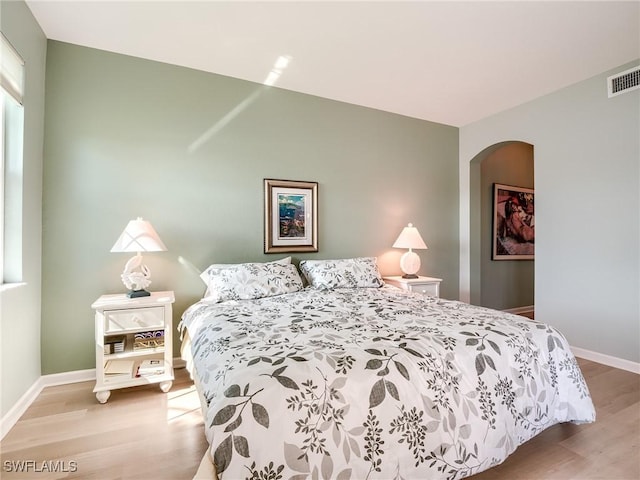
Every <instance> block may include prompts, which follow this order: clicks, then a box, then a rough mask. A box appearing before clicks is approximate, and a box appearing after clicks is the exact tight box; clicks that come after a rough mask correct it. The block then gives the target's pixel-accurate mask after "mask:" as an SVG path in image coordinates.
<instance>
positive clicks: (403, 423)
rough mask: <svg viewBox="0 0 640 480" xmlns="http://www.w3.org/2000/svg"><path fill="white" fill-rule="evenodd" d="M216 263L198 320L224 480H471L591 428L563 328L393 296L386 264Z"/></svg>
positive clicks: (211, 430)
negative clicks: (530, 447)
mask: <svg viewBox="0 0 640 480" xmlns="http://www.w3.org/2000/svg"><path fill="white" fill-rule="evenodd" d="M300 269H301V271H302V272H303V274H304V275H305V277H306V280H307V282H308V286H306V287H303V282H302V279H301V277H300V275H299V274H298V271H297V269H296V267H295V266H294V265H291V264H289V263H288V259H285V260H284V261H282V262H274V263H265V264H260V263H254V264H239V265H212V266H211V267H209V268H208V269H207V270H206V271H205V272H204V273H203V274H202V276H203V279H205V281H206V282H207V285H208V288H207V292H206V294H205V297H204V298H203V299H202V300H201V301H199V302H198V303H196V304H194V305H192V306H191V307H190V308H189V309H188V310H187V311H186V312H185V313H184V315H183V320H182V322H181V329H182V331H183V335H184V337H185V339H186V340H188V348H185V349H184V353H185V356H186V357H187V358H188V364H189V365H190V368H191V370H192V375H193V376H194V379H195V380H196V384H197V385H198V389H199V392H200V394H201V399H202V401H203V414H204V417H205V418H204V426H205V433H206V436H207V439H208V441H209V449H208V452H207V462H209V466H211V465H213V469H211V468H210V470H211V472H215V473H212V474H213V475H217V476H218V478H219V479H220V480H226V479H245V478H248V479H274V480H275V479H284V480H289V479H291V480H302V479H339V480H349V479H352V480H367V479H371V480H374V479H385V480H386V479H439V478H447V479H456V478H464V477H467V476H470V475H473V474H476V473H478V472H480V471H483V470H486V469H488V468H491V467H492V466H494V465H497V464H499V463H501V462H502V461H503V460H504V459H505V458H506V457H507V456H508V455H509V454H511V453H512V452H513V451H514V450H515V449H516V447H518V445H520V444H522V443H523V442H525V441H527V440H528V439H530V438H531V437H533V436H535V435H536V434H538V433H540V432H541V431H542V430H544V429H546V428H547V427H549V426H551V425H554V424H556V423H560V422H575V423H583V422H592V421H594V420H595V411H594V408H593V404H592V401H591V397H590V395H589V391H588V389H587V385H586V383H585V381H584V378H583V376H582V373H581V372H580V369H579V367H578V364H577V362H576V360H575V358H574V356H573V354H572V353H571V351H570V349H569V345H568V343H567V341H566V340H565V338H564V337H563V335H562V334H561V333H560V332H558V331H557V330H555V329H554V328H553V327H550V326H548V325H545V324H542V323H540V322H536V321H531V320H528V319H525V318H523V317H519V316H515V315H512V314H508V313H504V312H498V311H495V310H490V309H486V308H481V307H475V306H471V305H468V304H465V303H462V302H458V301H449V300H443V299H438V298H434V297H427V296H424V295H421V294H416V293H411V292H406V291H402V290H400V289H397V288H394V287H391V286H386V285H384V283H383V281H382V278H381V277H380V274H379V273H378V269H377V266H376V262H375V258H356V259H345V260H315V261H303V262H301V263H300Z"/></svg>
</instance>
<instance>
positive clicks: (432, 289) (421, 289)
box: [408, 283, 439, 297]
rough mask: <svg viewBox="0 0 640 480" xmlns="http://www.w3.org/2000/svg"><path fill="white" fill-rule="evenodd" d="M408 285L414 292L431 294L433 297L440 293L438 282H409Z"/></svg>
mask: <svg viewBox="0 0 640 480" xmlns="http://www.w3.org/2000/svg"><path fill="white" fill-rule="evenodd" d="M408 287H409V288H408V289H409V290H410V291H412V292H417V293H422V294H423V295H430V296H432V297H437V296H438V293H439V292H438V290H439V288H438V284H437V283H414V284H409V285H408Z"/></svg>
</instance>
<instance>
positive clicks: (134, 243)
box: [111, 217, 167, 252]
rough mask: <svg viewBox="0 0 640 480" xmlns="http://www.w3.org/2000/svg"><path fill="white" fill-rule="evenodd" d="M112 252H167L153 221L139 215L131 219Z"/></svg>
mask: <svg viewBox="0 0 640 480" xmlns="http://www.w3.org/2000/svg"><path fill="white" fill-rule="evenodd" d="M111 251H112V252H166V251H167V247H166V246H165V245H164V243H162V240H160V237H159V236H158V233H157V232H156V231H155V230H154V228H153V226H152V225H151V223H149V222H147V221H146V220H143V219H142V218H140V217H138V218H137V219H136V220H131V221H130V222H129V223H128V224H127V227H126V228H125V229H124V232H122V234H121V235H120V237H119V238H118V240H116V243H115V245H114V246H113V248H111Z"/></svg>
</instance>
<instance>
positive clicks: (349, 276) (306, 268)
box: [300, 257, 384, 290]
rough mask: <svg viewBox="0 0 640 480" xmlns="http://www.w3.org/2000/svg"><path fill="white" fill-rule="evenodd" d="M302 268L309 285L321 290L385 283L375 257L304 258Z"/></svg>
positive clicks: (365, 286)
mask: <svg viewBox="0 0 640 480" xmlns="http://www.w3.org/2000/svg"><path fill="white" fill-rule="evenodd" d="M300 270H301V271H302V273H303V274H304V276H305V277H306V279H307V281H308V282H309V285H311V286H312V287H313V288H317V289H319V290H328V289H332V288H378V287H381V286H383V285H384V281H383V280H382V277H381V276H380V272H379V271H378V265H377V261H376V258H375V257H360V258H344V259H341V260H303V261H301V262H300Z"/></svg>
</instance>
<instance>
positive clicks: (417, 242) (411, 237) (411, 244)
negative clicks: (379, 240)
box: [393, 223, 429, 250]
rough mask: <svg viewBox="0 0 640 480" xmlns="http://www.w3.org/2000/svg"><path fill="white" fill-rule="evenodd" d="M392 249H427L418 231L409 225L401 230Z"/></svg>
mask: <svg viewBox="0 0 640 480" xmlns="http://www.w3.org/2000/svg"><path fill="white" fill-rule="evenodd" d="M393 248H409V249H422V250H424V249H427V248H429V247H427V244H426V243H424V240H422V237H421V236H420V232H418V229H417V228H416V227H414V226H413V224H411V223H410V224H409V225H407V226H406V227H404V228H403V229H402V232H400V235H399V236H398V238H397V240H396V241H395V243H394V244H393Z"/></svg>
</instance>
